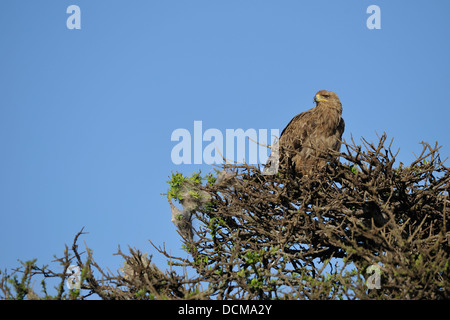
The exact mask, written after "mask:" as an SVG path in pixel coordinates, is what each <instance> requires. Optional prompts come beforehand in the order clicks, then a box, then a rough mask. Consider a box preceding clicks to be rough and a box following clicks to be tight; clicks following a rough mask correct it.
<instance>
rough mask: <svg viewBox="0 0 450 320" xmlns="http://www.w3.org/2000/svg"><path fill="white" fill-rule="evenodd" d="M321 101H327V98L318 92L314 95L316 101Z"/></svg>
mask: <svg viewBox="0 0 450 320" xmlns="http://www.w3.org/2000/svg"><path fill="white" fill-rule="evenodd" d="M319 101H327V100H326V99H324V98H322V96H321V95H320V94H316V95H315V96H314V102H315V103H318V102H319Z"/></svg>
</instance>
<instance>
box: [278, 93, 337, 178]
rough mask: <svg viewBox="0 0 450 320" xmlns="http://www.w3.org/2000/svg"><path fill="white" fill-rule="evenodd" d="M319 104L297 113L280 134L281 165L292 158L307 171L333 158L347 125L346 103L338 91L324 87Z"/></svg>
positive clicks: (302, 169)
mask: <svg viewBox="0 0 450 320" xmlns="http://www.w3.org/2000/svg"><path fill="white" fill-rule="evenodd" d="M317 95H318V96H320V97H319V99H324V100H323V101H318V102H317V105H316V106H315V107H314V108H312V109H310V110H308V111H305V112H302V113H300V114H298V115H296V116H295V117H294V118H293V119H292V120H291V121H290V122H289V124H288V125H287V126H286V128H284V130H283V131H282V133H281V136H280V141H279V143H280V165H281V166H283V165H286V163H288V162H291V163H293V164H294V165H295V170H296V171H297V172H301V173H303V174H308V173H311V171H312V170H313V169H314V168H317V167H320V166H323V165H325V164H326V163H327V162H328V161H330V160H332V159H331V158H330V156H329V150H330V149H331V150H335V151H339V150H340V147H341V138H342V134H343V132H344V129H345V122H344V119H342V117H341V115H342V104H341V102H340V101H339V98H338V96H337V95H336V93H334V92H331V91H326V90H320V91H319V92H318V93H317Z"/></svg>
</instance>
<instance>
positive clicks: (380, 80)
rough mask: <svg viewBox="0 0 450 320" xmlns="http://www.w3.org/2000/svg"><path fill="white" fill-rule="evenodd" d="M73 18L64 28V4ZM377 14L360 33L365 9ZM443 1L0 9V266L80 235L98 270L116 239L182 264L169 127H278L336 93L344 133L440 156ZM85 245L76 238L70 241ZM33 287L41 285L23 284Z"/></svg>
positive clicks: (58, 4)
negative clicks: (375, 25) (77, 22)
mask: <svg viewBox="0 0 450 320" xmlns="http://www.w3.org/2000/svg"><path fill="white" fill-rule="evenodd" d="M71 4H76V5H78V6H79V7H80V9H81V30H69V29H68V28H67V27H66V20H67V18H68V17H69V14H67V13H66V9H67V7H68V6H69V5H71ZM372 4H376V5H378V6H379V7H380V9H381V29H380V30H369V29H368V28H367V27H366V20H367V18H368V17H369V14H367V13H366V9H367V7H368V6H369V5H372ZM449 12H450V2H449V1H436V0H427V1H425V0H420V1H400V0H397V1H386V0H384V1H383V0H345V1H344V0H341V1H336V0H328V1H320V0H315V1H299V0H292V1H288V0H283V1H274V0H226V1H225V0H222V1H219V0H217V1H211V0H202V1H200V0H189V1H181V0H168V1H162V0H146V1H144V0H134V1H125V0H121V1H112V0H109V1H106V0H102V1H101V0H96V1H91V0H89V1H87V0H71V1H65V0H57V1H56V0H54V1H31V0H29V1H25V0H2V2H1V4H0V41H1V42H0V150H1V151H0V152H1V157H0V215H1V231H0V268H1V269H2V270H3V269H5V268H13V267H17V266H18V262H17V260H16V259H22V260H27V259H32V258H38V264H48V263H50V261H51V260H53V255H54V254H57V255H61V254H62V252H63V249H64V243H67V244H71V242H72V239H73V237H74V235H75V234H76V233H77V232H78V231H79V230H80V229H81V228H82V227H83V226H84V227H85V230H86V231H87V232H89V234H88V235H86V236H84V237H82V238H81V240H82V241H83V240H84V241H86V243H87V244H88V246H89V247H90V248H91V249H93V251H94V257H96V259H97V262H98V263H99V264H100V265H102V266H105V267H109V268H110V269H112V270H115V269H117V268H118V267H119V262H120V261H121V259H119V258H118V257H115V256H113V255H112V254H113V253H115V252H116V249H117V246H118V245H121V246H122V248H126V247H127V245H130V246H132V247H136V248H139V249H141V250H142V251H147V252H150V253H153V254H154V262H155V263H156V264H157V265H158V266H160V267H161V268H165V267H166V264H165V258H163V257H161V256H160V255H158V254H156V252H155V251H154V250H153V248H152V247H151V246H150V245H149V243H148V241H147V240H148V239H151V240H152V241H153V242H154V243H155V244H159V245H162V244H163V243H165V246H166V248H167V250H168V251H170V252H172V253H173V254H175V255H176V254H181V255H184V252H183V251H182V250H180V247H181V243H180V241H179V236H178V234H177V232H176V230H175V227H174V226H173V224H172V223H171V221H170V210H169V206H168V203H167V200H166V198H165V197H164V196H162V195H161V193H163V192H166V191H167V184H166V181H167V180H168V178H169V176H170V174H171V171H177V170H178V171H181V172H183V173H185V174H189V173H191V172H193V171H195V170H198V169H199V168H200V169H202V171H203V172H209V171H210V169H211V168H210V167H208V166H207V165H175V164H173V163H172V161H171V157H170V154H171V150H172V148H173V147H174V145H175V144H176V142H172V141H171V139H170V138H171V133H172V132H173V131H174V130H175V129H177V128H186V129H188V130H193V124H194V120H201V121H203V129H204V130H206V129H208V128H217V129H219V130H223V131H225V129H228V128H230V129H237V128H243V129H244V130H246V129H248V128H255V129H272V128H279V129H283V128H284V126H285V125H286V124H287V123H288V122H289V120H290V119H291V118H292V117H293V116H294V115H296V114H298V113H300V112H302V111H304V110H306V109H309V108H311V107H312V106H313V103H312V99H313V96H314V94H315V93H316V92H317V91H318V90H321V89H327V90H332V91H335V92H337V93H338V95H339V96H340V99H341V101H342V103H343V108H344V111H343V117H344V119H345V121H346V130H345V133H344V138H346V139H349V137H350V134H352V135H353V137H354V138H355V139H357V140H359V138H360V137H361V136H363V137H366V138H367V139H369V140H376V133H377V132H378V133H379V134H381V133H383V132H386V133H387V134H388V136H389V137H390V138H392V137H393V138H394V147H395V148H398V147H400V148H401V151H400V154H399V157H398V158H399V160H400V161H403V162H404V163H407V162H410V161H411V160H412V159H414V156H413V152H415V153H417V152H419V151H420V150H421V147H420V145H419V142H420V141H422V140H424V141H428V142H431V143H434V142H435V141H438V142H439V143H440V144H441V145H443V148H442V149H441V154H442V155H443V157H444V158H445V157H447V156H448V155H450V135H449V133H450V129H449V125H448V121H449V119H450V111H449V110H450V102H449V101H450V99H449V94H450V81H449V79H450V58H449V57H450V19H449V17H448V15H449ZM80 244H82V242H81V243H80ZM36 287H38V284H36Z"/></svg>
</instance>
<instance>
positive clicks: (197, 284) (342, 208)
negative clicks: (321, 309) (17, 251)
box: [0, 135, 450, 299]
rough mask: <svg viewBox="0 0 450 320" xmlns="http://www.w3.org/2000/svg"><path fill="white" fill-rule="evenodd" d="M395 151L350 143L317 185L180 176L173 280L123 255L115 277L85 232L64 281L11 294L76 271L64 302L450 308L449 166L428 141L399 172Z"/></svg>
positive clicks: (300, 179)
mask: <svg viewBox="0 0 450 320" xmlns="http://www.w3.org/2000/svg"><path fill="white" fill-rule="evenodd" d="M385 144H386V136H385V135H383V136H382V137H380V139H379V141H378V143H376V144H374V143H369V142H367V141H366V140H364V139H363V140H362V145H357V144H356V143H355V142H354V141H353V140H352V142H351V143H346V142H344V143H343V148H342V149H343V152H342V153H336V156H337V157H338V160H337V161H335V162H332V163H329V164H328V165H327V166H326V167H323V168H320V169H318V170H317V172H315V174H314V175H311V176H302V175H299V174H297V173H295V170H292V168H290V167H289V166H287V167H285V168H281V169H280V171H279V172H278V173H277V174H275V175H262V174H261V170H260V168H258V167H255V166H249V165H245V164H244V165H235V164H226V165H224V166H223V167H222V168H221V169H220V170H216V174H207V175H205V176H202V175H201V173H200V172H198V173H194V174H192V175H191V176H190V177H186V176H184V175H183V174H182V173H174V174H172V177H171V179H170V180H169V181H168V183H169V185H170V187H169V191H168V193H167V198H168V200H169V203H170V208H171V211H172V221H173V222H174V224H175V225H176V226H177V228H178V231H179V234H180V238H181V241H182V242H183V248H184V249H185V251H186V252H187V254H188V257H187V258H183V257H175V256H171V255H170V254H169V253H168V252H167V251H166V250H165V249H164V248H161V247H157V246H154V248H155V249H156V250H157V251H158V252H159V253H160V254H163V255H165V256H166V257H167V258H168V262H169V264H170V268H169V270H166V271H164V270H161V269H159V268H158V267H156V266H155V265H154V264H153V263H151V256H147V254H143V253H142V252H140V251H139V250H135V249H130V252H129V254H127V255H126V254H124V253H123V252H122V251H121V250H120V248H119V251H118V253H117V254H119V255H121V256H122V257H123V258H124V266H123V268H122V269H121V270H119V271H117V272H116V273H112V272H105V271H104V270H103V269H102V268H101V267H100V266H98V264H97V263H96V262H95V260H94V258H93V255H92V251H91V250H89V249H88V248H87V249H86V252H85V254H84V258H83V255H81V254H80V253H79V251H78V246H77V239H78V237H79V236H80V234H82V232H80V233H79V234H77V236H76V237H75V240H74V243H73V245H72V248H71V250H69V249H68V247H66V250H65V253H64V255H63V257H62V258H59V259H58V261H59V262H60V263H61V264H62V265H63V266H64V268H63V269H64V270H63V272H62V273H53V272H51V271H49V270H48V268H47V267H41V268H39V267H37V266H36V265H35V263H34V262H28V264H27V263H25V264H24V267H23V268H22V269H21V270H18V271H20V272H22V274H23V276H22V280H20V281H19V280H18V279H17V276H16V275H14V276H13V275H5V274H4V275H3V279H2V281H1V282H0V292H3V296H4V297H6V298H15V297H16V298H17V297H18V298H20V297H22V298H23V297H25V296H27V294H28V297H29V298H30V297H31V298H33V297H37V295H36V294H35V293H34V292H31V294H30V292H27V288H29V287H27V285H26V284H27V283H29V279H30V278H31V277H32V276H34V275H36V274H41V275H44V276H46V277H60V278H61V281H62V282H63V281H64V279H66V278H67V275H66V270H67V268H68V267H69V265H70V264H74V263H76V264H77V265H78V266H79V268H80V270H81V271H80V273H81V275H80V278H81V289H80V290H71V291H69V292H68V293H64V286H63V285H61V286H60V287H59V289H58V295H57V296H56V298H72V299H83V298H85V297H86V296H88V295H91V294H94V293H95V294H97V295H98V296H100V297H101V298H102V299H448V298H449V297H450V280H449V271H450V266H449V255H450V251H449V241H450V230H448V229H449V222H448V219H449V213H450V209H449V207H450V206H449V205H450V202H449V199H448V197H449V188H450V184H449V182H450V173H449V168H447V167H446V166H444V163H443V161H441V159H440V155H439V147H438V145H437V144H436V145H435V146H434V147H432V146H430V145H429V144H427V143H422V147H423V149H422V152H421V153H420V155H419V156H417V159H416V160H415V161H413V162H412V163H411V164H410V165H408V166H405V165H403V164H402V163H400V164H398V165H397V166H394V164H395V157H396V154H394V153H393V152H392V150H391V145H392V142H391V144H389V145H387V146H386V145H385ZM177 203H178V204H177ZM70 252H72V253H73V254H71V253H70ZM180 270H181V271H180ZM14 279H15V280H14ZM8 281H9V282H8ZM27 281H28V282H27ZM62 282H61V283H62ZM8 283H9V285H8ZM44 289H45V286H44ZM19 291H20V293H21V295H17V294H16V295H15V296H14V294H13V293H12V292H16V293H18V292H19ZM44 293H45V296H46V297H49V296H48V295H47V293H46V291H45V290H44ZM83 293H85V294H84V295H83ZM50 298H55V297H50Z"/></svg>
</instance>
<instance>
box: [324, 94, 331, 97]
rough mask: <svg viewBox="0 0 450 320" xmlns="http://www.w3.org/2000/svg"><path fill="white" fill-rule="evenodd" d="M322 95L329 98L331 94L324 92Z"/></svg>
mask: <svg viewBox="0 0 450 320" xmlns="http://www.w3.org/2000/svg"><path fill="white" fill-rule="evenodd" d="M322 97H324V98H329V97H330V95H329V94H323V95H322Z"/></svg>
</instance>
